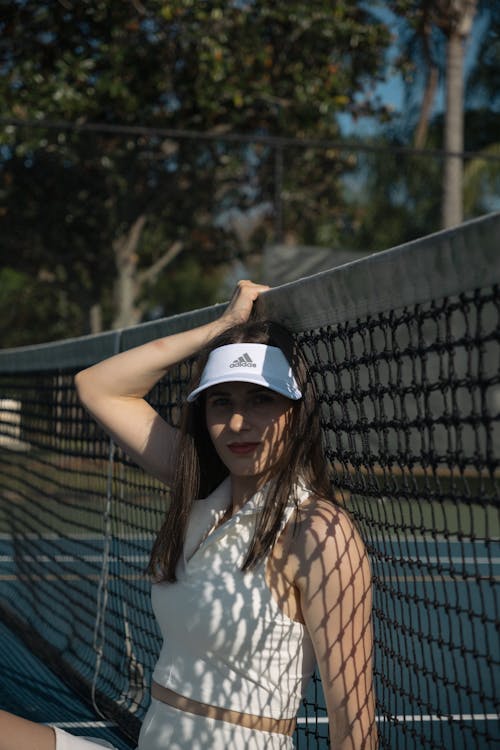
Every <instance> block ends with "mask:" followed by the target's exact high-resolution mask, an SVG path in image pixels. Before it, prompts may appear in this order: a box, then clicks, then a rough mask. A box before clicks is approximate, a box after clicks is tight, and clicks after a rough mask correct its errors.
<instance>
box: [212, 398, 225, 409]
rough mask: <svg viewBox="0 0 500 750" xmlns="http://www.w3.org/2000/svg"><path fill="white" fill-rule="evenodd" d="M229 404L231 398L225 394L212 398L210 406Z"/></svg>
mask: <svg viewBox="0 0 500 750" xmlns="http://www.w3.org/2000/svg"><path fill="white" fill-rule="evenodd" d="M228 405H229V399H228V398H225V397H224V396H217V397H216V398H213V399H211V401H210V406H212V407H216V408H221V407H223V406H228Z"/></svg>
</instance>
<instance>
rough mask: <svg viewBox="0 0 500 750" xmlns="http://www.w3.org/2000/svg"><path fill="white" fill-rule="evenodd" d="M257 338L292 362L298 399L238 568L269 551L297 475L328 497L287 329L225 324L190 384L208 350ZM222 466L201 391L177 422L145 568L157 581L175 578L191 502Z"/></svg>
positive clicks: (313, 413)
mask: <svg viewBox="0 0 500 750" xmlns="http://www.w3.org/2000/svg"><path fill="white" fill-rule="evenodd" d="M243 342H244V343H257V344H268V345H269V346H277V347H278V348H279V349H281V351H282V352H283V354H284V355H285V357H286V358H287V360H288V362H289V363H290V365H291V367H292V371H293V373H294V375H295V378H296V380H297V382H298V384H299V388H300V389H301V391H302V398H301V399H300V400H298V401H294V402H293V403H292V414H291V420H290V425H289V427H288V438H289V439H288V441H287V444H286V445H285V446H284V453H283V455H282V457H281V459H280V461H279V463H278V467H277V469H276V474H275V475H274V476H273V477H272V482H271V484H270V487H271V488H270V491H269V492H268V493H267V496H266V500H265V503H264V506H263V508H262V509H261V510H260V511H259V516H258V518H257V523H256V526H255V531H254V534H253V538H252V541H251V543H250V546H249V549H248V553H247V556H246V559H245V561H244V563H243V567H242V570H249V569H251V568H253V567H255V566H256V565H257V564H258V563H259V562H260V561H261V560H263V559H264V557H265V556H266V555H267V554H268V553H269V551H270V549H271V547H272V546H273V544H274V542H275V541H276V538H277V536H278V534H279V531H280V526H281V520H282V517H283V512H284V510H285V508H286V506H287V504H288V502H289V500H290V497H291V496H292V493H293V488H294V486H295V485H296V482H297V479H298V477H300V478H301V479H302V481H303V482H305V484H306V487H307V489H308V490H309V491H310V492H311V494H314V495H316V496H320V497H328V496H330V493H331V491H330V485H329V482H328V476H327V470H326V462H325V459H324V457H323V452H322V449H321V433H320V427H319V417H318V401H317V399H316V396H315V392H314V386H313V383H312V380H311V379H310V378H309V377H308V374H307V365H306V363H305V361H304V359H303V357H302V355H301V353H300V352H299V351H298V348H297V346H296V344H295V342H294V339H293V336H292V334H291V333H290V332H289V331H288V330H287V329H286V328H284V327H283V326H281V325H279V324H278V323H275V322H272V321H250V322H248V323H244V324H241V325H238V326H234V327H233V328H229V329H228V330H226V331H224V332H223V333H222V334H220V335H219V336H218V337H217V338H216V339H214V340H213V341H212V342H211V344H210V348H208V349H206V350H203V351H202V352H200V354H199V357H198V362H197V369H196V374H195V376H194V378H193V381H192V382H191V384H190V389H193V388H195V387H196V386H197V384H198V383H199V380H200V378H201V374H202V371H203V368H204V366H205V363H206V361H207V359H208V355H209V354H210V352H211V351H212V350H213V349H216V348H218V347H220V346H225V345H226V344H236V343H243ZM228 473H229V472H228V470H227V468H226V467H225V466H224V464H223V463H222V461H221V460H220V458H219V456H218V455H217V453H216V451H215V449H214V447H213V445H212V441H211V439H210V435H209V433H208V430H207V426H206V421H205V410H204V397H203V394H202V395H200V397H199V398H198V399H197V400H196V401H195V402H193V403H186V405H185V407H184V411H183V416H182V422H181V436H180V442H179V448H178V462H177V470H176V477H175V482H174V486H173V491H172V496H171V500H170V503H169V507H168V510H167V514H166V517H165V521H164V523H163V525H162V527H161V528H160V531H159V533H158V536H157V538H156V541H155V543H154V545H153V549H152V552H151V559H150V562H149V566H148V572H149V573H150V574H151V575H152V576H153V577H154V578H155V580H157V581H171V582H173V581H175V580H176V575H175V571H176V567H177V563H178V561H179V558H180V556H181V555H182V548H183V545H184V540H185V537H186V529H187V525H188V521H189V516H190V513H191V509H192V507H193V503H194V501H195V500H196V499H197V498H204V497H206V496H207V495H209V494H210V493H211V492H213V490H214V489H215V488H216V487H217V486H218V485H219V484H220V483H221V482H222V481H223V479H224V478H225V477H226V476H227V475H228Z"/></svg>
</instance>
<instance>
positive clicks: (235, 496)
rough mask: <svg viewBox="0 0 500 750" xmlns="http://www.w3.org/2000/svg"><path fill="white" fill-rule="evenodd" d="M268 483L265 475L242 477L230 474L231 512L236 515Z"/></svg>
mask: <svg viewBox="0 0 500 750" xmlns="http://www.w3.org/2000/svg"><path fill="white" fill-rule="evenodd" d="M267 481H268V477H267V475H259V476H250V477H242V476H235V475H234V474H231V510H232V515H234V514H235V513H238V511H240V510H241V509H242V508H243V506H244V505H245V503H247V502H248V500H250V498H251V497H253V496H254V495H255V493H256V492H257V491H258V490H260V489H262V487H264V485H265V484H266V482H267Z"/></svg>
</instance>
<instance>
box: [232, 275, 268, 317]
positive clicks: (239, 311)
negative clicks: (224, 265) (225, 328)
mask: <svg viewBox="0 0 500 750" xmlns="http://www.w3.org/2000/svg"><path fill="white" fill-rule="evenodd" d="M269 288H270V287H268V286H267V285H265V284H255V283H254V282H253V281H249V280H248V279H242V280H241V281H239V282H238V284H237V286H236V289H235V290H234V292H233V296H232V297H231V300H230V302H229V305H228V307H227V309H226V311H225V313H224V316H225V317H226V318H229V319H230V320H231V322H233V323H244V322H245V321H247V320H248V318H249V317H250V314H251V312H252V308H253V303H254V302H255V300H256V299H257V297H258V296H259V295H260V294H262V292H267V291H268V290H269Z"/></svg>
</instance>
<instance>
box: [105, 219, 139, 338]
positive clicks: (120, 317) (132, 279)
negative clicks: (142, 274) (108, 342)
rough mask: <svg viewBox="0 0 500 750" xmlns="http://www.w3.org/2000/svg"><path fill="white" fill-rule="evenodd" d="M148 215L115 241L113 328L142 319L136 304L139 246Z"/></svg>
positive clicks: (137, 220)
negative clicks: (115, 271) (115, 275)
mask: <svg viewBox="0 0 500 750" xmlns="http://www.w3.org/2000/svg"><path fill="white" fill-rule="evenodd" d="M145 223H146V217H145V216H144V214H143V215H141V216H139V217H138V218H137V219H136V220H135V221H134V223H133V224H132V226H131V228H130V230H129V231H128V232H127V234H123V235H122V236H121V237H118V238H117V239H116V240H115V241H114V242H113V251H114V254H115V263H116V270H117V278H116V283H115V306H116V307H115V309H116V314H115V317H114V320H113V328H128V327H129V326H133V325H135V324H136V323H138V322H139V321H140V319H141V313H142V311H141V309H140V308H139V307H138V306H137V305H136V300H137V297H138V291H139V288H138V281H137V265H138V262H139V256H138V254H137V246H138V244H139V240H140V238H141V234H142V230H143V228H144V225H145Z"/></svg>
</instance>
